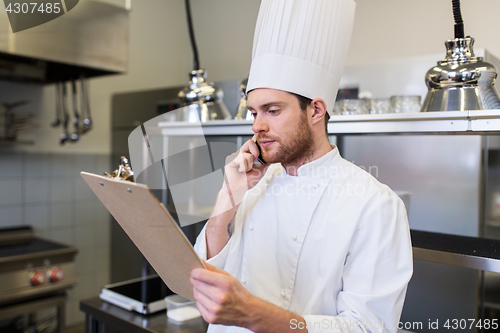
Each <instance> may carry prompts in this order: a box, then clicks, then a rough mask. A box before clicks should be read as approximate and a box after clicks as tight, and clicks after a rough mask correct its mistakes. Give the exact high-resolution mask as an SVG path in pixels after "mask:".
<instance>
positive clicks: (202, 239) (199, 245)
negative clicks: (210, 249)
mask: <svg viewBox="0 0 500 333" xmlns="http://www.w3.org/2000/svg"><path fill="white" fill-rule="evenodd" d="M207 224H208V222H207V223H206V224H205V226H204V227H203V229H202V230H201V232H200V234H199V235H198V237H197V238H196V243H195V244H194V251H195V252H196V254H198V256H199V257H200V258H201V259H203V260H205V261H206V262H208V263H209V264H211V265H214V266H215V267H217V268H220V269H224V266H225V265H226V260H227V256H228V253H229V248H230V243H231V240H232V238H233V237H231V238H229V240H228V242H227V243H226V245H225V246H224V247H223V248H222V250H221V251H220V252H219V253H218V254H217V255H215V256H213V257H212V258H210V259H208V260H207V238H206V228H207Z"/></svg>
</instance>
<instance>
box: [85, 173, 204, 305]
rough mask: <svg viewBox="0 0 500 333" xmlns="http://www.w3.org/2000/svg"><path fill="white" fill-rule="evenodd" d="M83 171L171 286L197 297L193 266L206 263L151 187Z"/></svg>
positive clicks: (187, 295)
mask: <svg viewBox="0 0 500 333" xmlns="http://www.w3.org/2000/svg"><path fill="white" fill-rule="evenodd" d="M80 174H81V176H82V177H83V179H84V180H85V181H86V182H87V184H88V185H89V186H90V188H91V189H92V191H94V193H95V194H96V195H97V197H98V198H99V200H101V202H102V203H103V204H104V206H105V207H106V208H107V209H108V211H109V212H110V213H111V215H113V217H114V218H115V220H116V221H117V222H118V224H120V226H121V227H122V228H123V230H124V231H125V232H126V233H127V235H128V236H129V237H130V239H131V240H132V241H133V242H134V244H135V245H136V246H137V248H138V249H139V251H141V253H142V254H143V255H144V257H146V259H147V260H148V261H149V263H150V264H151V266H153V268H154V270H155V271H156V273H158V275H159V276H160V277H161V278H162V280H163V281H164V282H165V284H166V285H167V286H168V287H169V288H170V290H172V291H173V292H174V293H176V294H179V295H181V296H183V297H185V298H188V299H190V300H194V297H193V286H192V285H191V283H189V277H190V275H191V270H193V269H194V268H205V265H204V264H203V262H202V261H201V259H200V258H199V257H198V255H197V254H196V252H195V251H194V249H193V246H192V245H191V243H190V242H189V240H188V239H187V238H186V236H185V235H184V233H183V232H182V230H181V229H180V228H179V226H178V225H177V223H175V221H174V219H173V218H172V216H171V215H170V213H169V212H168V211H167V209H166V208H165V206H164V205H163V204H162V203H161V202H159V201H158V199H157V198H156V197H155V195H154V194H153V192H152V191H151V190H150V189H149V187H147V186H146V185H144V184H138V183H132V182H129V181H124V180H120V179H112V178H108V177H103V176H99V175H95V174H91V173H87V172H81V173H80Z"/></svg>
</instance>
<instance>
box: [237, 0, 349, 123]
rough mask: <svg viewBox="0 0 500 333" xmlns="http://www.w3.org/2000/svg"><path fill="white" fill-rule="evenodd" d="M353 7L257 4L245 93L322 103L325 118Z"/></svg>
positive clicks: (297, 0) (345, 0) (339, 2)
mask: <svg viewBox="0 0 500 333" xmlns="http://www.w3.org/2000/svg"><path fill="white" fill-rule="evenodd" d="M355 7H356V4H355V3H354V0H262V3H261V5H260V10H259V16H258V18H257V25H256V27H255V36H254V41H253V53H252V66H251V68H250V75H249V77H248V85H247V93H248V92H249V91H251V90H253V89H256V88H272V89H279V90H283V91H287V92H292V93H295V94H298V95H302V96H304V97H307V98H310V99H314V98H322V99H323V100H324V101H325V102H326V105H327V109H328V112H329V113H330V115H331V114H332V112H333V107H334V104H335V97H336V96H337V90H338V86H339V82H340V77H341V76H342V72H343V70H344V64H345V61H346V57H347V51H348V49H349V43H350V40H351V33H352V27H353V23H354V10H355Z"/></svg>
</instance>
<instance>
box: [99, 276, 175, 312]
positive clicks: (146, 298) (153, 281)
mask: <svg viewBox="0 0 500 333" xmlns="http://www.w3.org/2000/svg"><path fill="white" fill-rule="evenodd" d="M173 294H174V292H173V291H171V290H170V289H168V287H167V286H166V285H165V283H164V282H163V281H162V280H161V278H160V277H159V276H158V275H156V274H155V275H149V276H146V277H144V278H137V279H133V280H128V281H124V282H119V283H115V284H110V285H106V286H104V287H103V288H102V289H101V294H100V295H99V297H100V299H102V300H103V301H106V302H108V303H111V304H114V305H116V306H119V307H121V308H123V309H125V310H128V311H135V312H138V313H140V314H152V313H156V312H158V311H162V310H165V309H166V302H165V297H166V296H169V295H173Z"/></svg>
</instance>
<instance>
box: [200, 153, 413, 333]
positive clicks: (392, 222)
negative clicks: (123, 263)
mask: <svg viewBox="0 0 500 333" xmlns="http://www.w3.org/2000/svg"><path fill="white" fill-rule="evenodd" d="M205 228H206V226H205ZM205 228H203V230H202V231H201V233H200V235H199V236H198V238H197V240H196V244H195V251H196V252H197V253H198V255H199V256H200V257H201V258H203V259H206V238H205ZM207 262H208V263H210V264H212V265H214V266H216V267H219V268H221V269H224V270H226V271H227V272H228V273H230V274H231V275H233V276H234V277H236V278H237V279H238V280H239V281H240V282H241V283H242V284H243V286H245V287H246V288H247V290H248V291H249V292H250V293H251V294H252V295H255V296H258V297H260V298H263V299H265V300H267V301H269V302H271V303H273V304H275V305H277V306H280V307H282V308H284V309H286V310H289V311H292V312H294V313H296V314H298V315H301V316H302V317H303V318H304V319H305V320H306V322H307V328H308V331H309V332H396V331H397V324H398V321H399V318H400V315H401V310H402V307H403V302H404V298H405V294H406V287H407V284H408V282H409V280H410V278H411V275H412V272H413V261H412V248H411V241H410V234H409V227H408V220H407V213H406V210H405V207H404V204H403V202H402V201H401V199H400V198H399V197H398V196H397V195H396V194H395V193H394V192H393V191H392V190H391V189H390V188H389V187H388V186H386V185H383V184H381V183H380V182H379V181H378V180H376V179H375V178H374V177H373V176H372V175H370V174H369V173H367V172H365V171H364V170H362V169H361V168H359V167H357V166H355V165H354V164H352V163H350V162H348V161H346V160H344V159H343V158H342V157H341V156H340V154H339V152H338V149H337V148H336V147H334V149H333V150H331V151H330V152H328V153H327V154H325V155H323V156H322V157H320V158H318V159H316V160H314V161H312V162H310V163H307V164H305V165H302V166H301V167H300V168H299V169H298V170H297V176H290V175H288V174H287V173H286V171H285V169H284V168H283V167H282V166H281V164H279V163H278V164H273V165H271V166H270V167H269V168H268V170H267V172H266V174H265V175H264V177H263V178H262V179H261V180H260V181H259V183H258V184H257V185H256V186H255V187H254V188H253V189H251V190H250V191H248V192H247V193H246V195H245V197H244V199H243V201H242V203H241V205H240V207H239V209H238V211H237V213H236V216H235V226H234V231H233V235H232V236H231V238H230V239H229V241H228V243H227V244H226V245H225V247H224V248H223V249H222V250H221V252H220V253H219V254H217V255H216V256H214V257H212V258H210V259H209V260H208V261H207ZM290 327H291V328H297V323H296V322H295V323H294V322H291V323H290ZM208 332H248V330H247V329H244V328H240V327H234V326H223V325H210V326H209V329H208Z"/></svg>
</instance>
